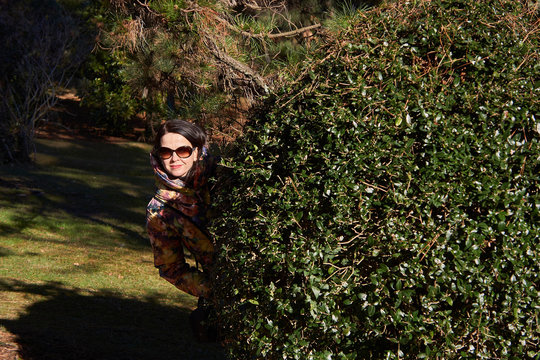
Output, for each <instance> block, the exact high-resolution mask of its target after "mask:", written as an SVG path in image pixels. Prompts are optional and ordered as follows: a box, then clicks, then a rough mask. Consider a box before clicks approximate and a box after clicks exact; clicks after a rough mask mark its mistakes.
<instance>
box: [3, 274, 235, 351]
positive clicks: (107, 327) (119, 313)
mask: <svg viewBox="0 0 540 360" xmlns="http://www.w3.org/2000/svg"><path fill="white" fill-rule="evenodd" d="M0 290H2V291H7V292H18V293H25V294H28V295H29V296H41V297H43V299H42V300H41V301H37V302H35V303H33V304H32V305H31V306H30V307H28V308H27V309H26V312H25V313H24V314H21V315H20V316H19V318H18V319H15V320H8V319H0V325H2V326H4V327H5V328H6V329H7V330H8V331H9V332H10V333H12V334H14V335H15V337H16V339H15V341H16V342H17V343H18V345H19V348H20V352H21V356H22V358H23V359H40V360H41V359H59V360H63V359H77V360H82V359H92V360H95V359H102V360H107V359H111V360H113V359H114V360H121V359H126V360H127V359H134V360H137V359H141V360H147V359H169V360H175V359H178V360H180V359H181V360H190V359H193V360H205V359H226V356H225V355H224V351H223V349H222V348H221V347H220V346H219V345H218V344H205V343H197V342H195V340H194V338H193V336H192V335H191V330H190V329H189V325H188V316H189V311H190V310H189V309H185V308H179V307H173V306H166V305H163V304H160V303H159V302H158V300H157V299H156V298H152V297H151V296H150V297H148V298H146V299H145V300H144V301H141V300H136V299H128V298H122V297H120V296H118V295H115V294H113V293H107V292H100V293H97V294H92V295H88V294H83V293H82V292H81V291H78V290H73V289H66V288H65V287H63V286H62V284H61V283H58V282H49V283H46V284H43V285H34V284H27V283H24V282H21V281H1V280H0Z"/></svg>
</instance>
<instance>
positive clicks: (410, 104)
mask: <svg viewBox="0 0 540 360" xmlns="http://www.w3.org/2000/svg"><path fill="white" fill-rule="evenodd" d="M531 4H532V3H529V2H526V1H522V2H520V1H510V0H492V1H478V2H471V1H468V0H453V1H442V0H439V1H435V0H434V1H413V2H412V1H411V2H397V3H395V4H391V5H385V6H384V7H382V8H380V9H375V10H371V11H368V12H365V13H360V14H359V15H358V17H357V21H356V23H355V24H353V25H352V26H350V27H348V28H347V29H346V30H344V31H343V32H342V33H341V34H340V35H339V36H337V37H336V38H335V39H334V41H333V43H332V45H330V46H329V47H328V48H326V49H325V52H323V53H321V55H320V57H318V58H315V59H313V61H312V62H311V63H309V64H308V65H307V66H306V68H305V76H304V77H303V78H301V79H300V80H298V81H297V82H296V83H294V84H293V85H291V86H290V87H288V88H286V89H283V91H282V93H281V94H279V96H278V97H275V98H272V99H270V101H269V104H270V105H269V107H268V108H266V110H265V111H262V112H261V113H260V114H259V115H258V116H257V117H256V118H255V119H254V120H253V122H252V125H251V130H250V131H249V132H248V133H247V134H246V135H245V136H244V138H243V139H242V140H241V141H240V142H239V143H238V148H237V153H236V155H233V156H232V158H231V159H230V161H229V163H228V166H229V167H230V168H231V169H232V174H228V175H227V176H228V177H229V178H230V179H231V181H230V183H229V184H230V185H231V188H230V189H226V191H225V192H226V194H225V195H223V196H222V197H221V203H220V204H219V206H221V207H222V208H224V209H227V210H226V213H225V215H224V216H223V221H221V223H218V224H217V225H216V226H215V232H216V234H217V236H218V239H217V240H218V243H219V246H220V256H219V259H218V265H217V269H216V282H215V288H216V296H217V297H218V300H219V301H218V302H217V305H218V306H219V313H220V317H221V321H222V324H223V331H224V334H225V338H226V339H227V342H228V343H229V344H230V348H231V352H232V354H233V355H234V356H236V357H237V358H241V359H253V358H264V359H363V358H381V359H382V358H385V359H398V358H409V359H416V358H429V359H457V358H484V359H500V358H511V359H523V358H538V357H539V356H540V350H539V349H540V331H539V319H538V309H539V307H540V301H539V293H540V288H539V284H540V281H539V280H540V279H539V274H540V262H539V259H540V254H539V249H540V236H539V229H540V217H539V209H540V197H539V195H538V185H539V184H538V183H539V175H538V174H539V173H540V172H539V170H540V167H539V160H540V159H539V156H540V146H539V145H540V144H539V141H540V136H539V132H540V119H538V113H539V107H538V102H539V90H540V89H539V83H538V74H539V71H540V65H539V64H540V62H539V59H538V52H537V51H538V9H537V8H535V7H534V6H533V5H531ZM229 203H230V205H228V204H229Z"/></svg>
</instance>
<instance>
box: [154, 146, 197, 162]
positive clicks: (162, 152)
mask: <svg viewBox="0 0 540 360" xmlns="http://www.w3.org/2000/svg"><path fill="white" fill-rule="evenodd" d="M173 152H175V153H176V155H178V157H179V158H181V159H185V158H188V157H190V156H191V154H193V148H192V147H190V146H180V147H179V148H177V149H176V150H173V149H169V148H168V147H164V146H162V147H160V148H159V149H158V151H157V153H158V155H159V157H160V158H161V159H163V160H167V159H168V158H170V157H171V156H172V155H173Z"/></svg>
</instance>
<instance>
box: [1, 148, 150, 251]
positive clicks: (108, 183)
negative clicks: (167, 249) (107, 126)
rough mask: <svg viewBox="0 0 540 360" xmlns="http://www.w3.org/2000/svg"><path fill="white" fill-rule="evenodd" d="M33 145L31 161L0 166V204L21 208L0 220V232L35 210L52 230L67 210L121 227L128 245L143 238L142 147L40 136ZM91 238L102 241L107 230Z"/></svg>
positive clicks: (146, 192) (145, 166)
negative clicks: (33, 162)
mask: <svg viewBox="0 0 540 360" xmlns="http://www.w3.org/2000/svg"><path fill="white" fill-rule="evenodd" d="M38 151H39V155H38V162H37V164H36V165H34V166H24V165H19V166H13V167H8V166H4V167H0V207H5V208H12V209H17V207H19V208H24V211H13V213H15V214H16V215H14V217H13V218H12V219H11V221H10V224H0V236H8V235H10V234H18V233H21V231H22V230H24V229H25V228H27V227H29V226H31V225H32V224H33V222H34V221H35V219H36V217H38V216H39V217H40V220H39V221H40V222H41V225H42V226H49V227H50V231H51V232H54V231H55V226H57V225H58V223H60V222H61V221H62V220H64V219H65V220H66V221H69V217H70V216H71V217H75V218H79V219H83V220H85V221H89V222H90V223H94V224H96V225H103V226H108V227H110V228H112V229H114V230H115V231H118V232H119V233H122V234H123V235H124V238H125V239H126V244H127V245H128V246H133V247H140V246H141V245H142V246H146V245H147V244H148V240H147V239H146V236H145V234H144V222H145V217H144V213H145V208H146V204H147V203H148V201H149V200H150V198H151V197H152V195H153V191H154V188H153V178H152V170H151V168H150V165H149V159H148V152H147V150H146V149H145V148H144V147H137V146H127V145H126V144H109V143H100V142H85V141H52V140H40V141H39V142H38ZM104 235H106V234H104ZM95 239H96V241H98V242H99V240H98V239H101V242H102V243H100V244H97V243H96V245H106V244H107V236H99V235H97V236H95ZM85 244H86V245H88V242H87V241H85Z"/></svg>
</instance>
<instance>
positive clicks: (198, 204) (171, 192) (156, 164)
mask: <svg viewBox="0 0 540 360" xmlns="http://www.w3.org/2000/svg"><path fill="white" fill-rule="evenodd" d="M216 162H217V159H216V158H215V157H213V156H211V155H210V154H209V153H208V150H207V149H206V148H205V147H203V151H202V158H201V160H199V161H197V162H195V163H194V164H193V166H194V175H193V181H192V183H193V185H191V186H189V187H188V186H187V185H186V183H185V182H184V181H183V180H182V179H170V178H169V176H168V175H167V173H166V172H165V171H164V169H163V167H162V166H161V164H160V161H159V160H158V159H157V158H156V157H155V156H154V155H153V154H150V163H151V165H152V168H153V169H154V175H155V178H156V186H157V191H156V194H155V195H154V198H156V200H158V201H159V202H160V203H162V204H166V205H168V206H171V207H173V208H175V209H176V210H178V211H180V212H181V213H182V214H184V215H185V216H187V217H189V218H190V219H191V221H193V223H195V224H196V225H197V226H198V227H199V228H201V227H202V228H204V226H205V225H206V223H207V212H208V208H209V205H210V193H209V191H208V186H207V183H208V177H209V176H210V175H211V174H212V173H213V171H214V169H215V166H216ZM178 216H180V214H179V215H178Z"/></svg>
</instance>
